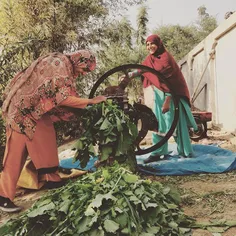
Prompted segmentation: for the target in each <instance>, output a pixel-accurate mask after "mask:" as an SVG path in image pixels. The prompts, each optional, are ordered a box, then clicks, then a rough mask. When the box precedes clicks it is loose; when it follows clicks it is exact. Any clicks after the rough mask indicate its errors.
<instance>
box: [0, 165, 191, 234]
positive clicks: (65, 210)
mask: <svg viewBox="0 0 236 236" xmlns="http://www.w3.org/2000/svg"><path fill="white" fill-rule="evenodd" d="M179 201H180V197H179V195H178V193H176V192H175V191H174V190H173V189H171V188H169V187H165V186H163V185H162V184H160V183H159V182H151V181H150V180H144V179H141V178H140V177H139V176H137V175H135V174H133V173H132V172H130V171H129V170H127V169H126V168H124V167H123V166H121V165H119V164H118V163H117V162H115V164H114V165H113V166H111V167H110V166H107V167H103V168H99V169H98V170H97V171H96V172H94V173H89V174H87V175H86V176H82V177H81V178H80V179H77V180H76V181H73V182H71V183H69V184H67V185H66V186H65V187H63V188H60V189H58V190H56V191H52V192H49V193H48V194H47V195H46V196H44V197H42V198H41V199H40V200H39V201H38V202H37V203H35V204H34V206H33V207H32V208H31V209H29V210H28V211H27V212H25V213H23V214H22V215H20V216H19V217H18V218H17V219H12V220H10V221H9V222H8V223H6V224H5V225H4V226H3V227H1V228H0V235H2V236H6V235H8V236H10V235H14V236H15V235H18V236H21V235H28V236H31V235H32V236H39V235H40V236H41V235H52V236H54V235H63V236H65V235H78V236H79V235H82V236H95V235H101V236H112V235H117V236H121V235H129V236H141V235H142V236H155V235H160V236H161V235H163V236H165V235H172V236H181V235H186V234H187V233H188V232H189V231H190V229H189V228H188V226H189V225H190V224H191V222H192V220H190V219H189V218H188V217H186V216H185V215H184V213H183V212H182V211H181V210H180V208H179Z"/></svg>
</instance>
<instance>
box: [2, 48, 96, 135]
mask: <svg viewBox="0 0 236 236" xmlns="http://www.w3.org/2000/svg"><path fill="white" fill-rule="evenodd" d="M95 65H96V61H95V57H94V56H93V55H92V54H91V53H90V52H89V51H86V50H81V51H77V52H75V53H71V54H68V55H65V54H62V53H49V54H48V55H46V56H42V57H40V58H38V59H37V60H36V61H34V62H33V63H32V64H31V65H30V66H29V67H28V68H27V69H25V70H23V71H21V72H19V73H18V74H17V75H16V76H15V77H14V78H13V79H12V80H11V81H10V82H9V84H8V86H7V87H6V89H5V92H4V94H3V99H4V102H3V106H2V111H3V117H4V118H5V120H6V125H7V126H10V127H11V128H12V129H14V130H15V131H17V132H19V133H23V134H26V135H27V136H28V137H29V138H32V137H33V134H34V132H35V128H36V121H37V120H39V119H40V118H41V117H42V115H43V114H45V113H46V112H49V113H50V115H51V114H52V116H53V117H54V118H55V117H57V118H58V120H61V119H64V120H68V119H69V117H71V116H72V115H73V114H72V113H69V112H68V111H66V110H65V109H64V110H63V109H62V108H60V107H58V105H60V103H61V102H62V101H63V100H65V99H66V98H67V97H68V96H77V97H78V94H77V92H76V80H75V78H76V77H77V76H78V75H76V74H74V71H76V70H75V68H76V67H79V68H84V69H88V70H90V71H91V70H93V69H94V68H95ZM54 120H55V119H54Z"/></svg>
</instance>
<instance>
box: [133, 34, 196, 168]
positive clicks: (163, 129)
mask: <svg viewBox="0 0 236 236" xmlns="http://www.w3.org/2000/svg"><path fill="white" fill-rule="evenodd" d="M146 48H147V50H148V52H149V55H148V56H147V57H146V58H145V59H144V61H143V63H142V64H143V65H145V66H148V67H151V68H153V69H155V70H156V71H158V72H160V73H161V74H162V76H163V77H164V79H166V80H167V81H168V84H169V85H170V87H171V89H172V91H173V92H174V93H175V95H176V96H177V97H178V98H179V121H178V124H177V128H176V130H175V132H174V138H175V141H176V143H177V150H178V154H179V155H180V156H184V157H191V156H193V149H192V145H191V140H190V137H189V128H190V127H192V128H193V129H194V130H197V125H196V123H195V120H194V118H193V115H192V113H191V109H190V95H189V90H188V87H187V84H186V81H185V79H184V76H183V74H182V72H181V70H180V68H179V66H178V64H177V63H176V61H175V60H174V58H173V57H172V55H171V54H170V53H169V52H168V51H167V50H166V49H165V47H164V45H163V44H162V41H161V39H160V38H159V36H158V35H150V36H149V37H148V38H147V39H146ZM138 75H139V72H138V71H137V72H133V73H130V74H129V77H130V78H132V77H136V76H138ZM143 77H144V80H143V87H144V90H145V89H146V88H150V86H151V88H152V89H151V90H149V91H152V92H153V93H154V94H153V95H154V105H153V112H154V113H155V115H156V118H157V120H158V122H159V130H158V133H153V144H156V143H158V142H159V141H160V140H161V139H162V138H163V136H165V134H166V133H167V132H168V130H169V129H170V126H171V124H172V122H173V117H174V105H173V102H172V99H171V94H170V90H169V89H168V87H167V86H166V84H164V83H161V81H159V80H158V79H157V77H156V76H155V75H154V74H152V73H144V74H143ZM167 155H168V143H165V144H164V145H163V146H162V147H160V148H159V149H157V150H155V151H154V152H152V154H151V155H150V156H149V157H148V158H147V159H146V160H145V161H144V162H145V163H149V162H153V161H159V160H161V159H162V158H165V157H166V156H167Z"/></svg>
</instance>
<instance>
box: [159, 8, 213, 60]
mask: <svg viewBox="0 0 236 236" xmlns="http://www.w3.org/2000/svg"><path fill="white" fill-rule="evenodd" d="M216 27H217V21H216V18H215V17H214V16H210V15H209V14H208V13H207V12H206V7H205V6H201V7H199V8H198V19H197V20H196V22H195V23H194V24H191V25H188V26H180V25H162V26H160V27H157V28H156V29H155V30H154V33H156V34H158V35H159V36H160V38H161V39H162V41H163V44H164V45H165V47H166V48H167V50H168V51H169V52H170V53H171V54H172V55H173V56H174V58H175V59H176V60H177V61H178V60H180V59H182V58H183V57H184V56H185V55H187V54H188V52H189V51H191V50H192V49H193V48H194V47H195V46H196V45H197V44H198V43H200V42H201V41H202V40H203V39H205V37H207V36H208V35H209V34H210V33H211V32H212V31H213V30H214V29H215V28H216Z"/></svg>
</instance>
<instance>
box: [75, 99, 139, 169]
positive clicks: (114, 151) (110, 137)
mask: <svg viewBox="0 0 236 236" xmlns="http://www.w3.org/2000/svg"><path fill="white" fill-rule="evenodd" d="M80 119H81V126H82V127H83V128H84V130H85V132H84V133H83V134H82V136H81V137H80V138H79V139H78V141H77V142H76V144H75V145H74V148H76V149H77V152H76V154H75V159H76V160H78V159H79V160H80V163H81V167H82V168H84V167H85V166H86V165H87V162H88V161H89V158H90V155H92V156H96V155H98V157H99V160H100V161H107V160H108V159H109V158H110V157H112V158H113V159H114V160H117V161H122V162H123V161H125V160H126V159H128V160H130V162H131V163H130V165H131V166H132V167H136V158H135V155H134V151H135V140H136V138H137V135H138V130H137V126H136V125H135V124H134V123H133V122H132V121H131V120H130V118H129V117H128V116H127V115H126V114H125V113H124V112H123V111H122V110H121V109H119V108H118V107H117V105H115V104H113V103H112V102H111V101H109V100H108V101H107V102H106V103H100V104H96V105H93V106H90V107H87V108H86V112H85V113H84V115H82V116H81V118H80ZM95 145H97V146H98V153H95V149H94V146H95ZM132 161H133V162H135V163H132Z"/></svg>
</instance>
